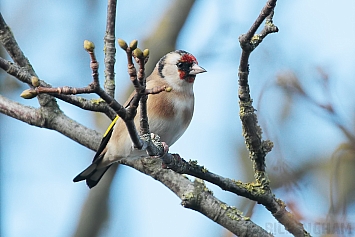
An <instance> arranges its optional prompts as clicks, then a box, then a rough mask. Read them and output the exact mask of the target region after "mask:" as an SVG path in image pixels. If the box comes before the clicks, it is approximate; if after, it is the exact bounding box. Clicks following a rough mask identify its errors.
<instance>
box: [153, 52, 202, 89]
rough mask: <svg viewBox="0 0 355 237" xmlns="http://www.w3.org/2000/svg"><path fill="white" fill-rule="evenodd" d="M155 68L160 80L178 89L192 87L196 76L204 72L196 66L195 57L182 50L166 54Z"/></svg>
mask: <svg viewBox="0 0 355 237" xmlns="http://www.w3.org/2000/svg"><path fill="white" fill-rule="evenodd" d="M157 67H158V71H159V75H160V76H161V77H162V78H164V79H165V80H167V81H168V82H169V84H171V85H177V86H180V87H181V86H182V87H192V84H193V82H194V81H195V77H196V75H197V74H199V73H203V72H206V70H205V69H203V68H202V67H200V66H199V65H198V62H197V60H196V58H195V56H193V55H192V54H190V53H188V52H186V51H183V50H176V51H173V52H170V53H168V54H166V55H165V56H164V57H162V58H161V59H160V60H159V62H158V63H157Z"/></svg>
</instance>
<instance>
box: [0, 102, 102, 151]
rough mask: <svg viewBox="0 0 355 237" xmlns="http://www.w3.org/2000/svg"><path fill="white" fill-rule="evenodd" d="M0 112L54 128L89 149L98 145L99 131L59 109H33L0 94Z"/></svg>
mask: <svg viewBox="0 0 355 237" xmlns="http://www.w3.org/2000/svg"><path fill="white" fill-rule="evenodd" d="M0 112H1V113H3V114H6V115H8V116H11V117H13V118H15V119H18V120H20V121H23V122H25V123H28V124H30V125H34V126H37V127H41V128H48V129H52V130H56V131H57V132H59V133H61V134H63V135H64V136H67V137H69V138H70V139H72V140H74V141H76V142H78V143H79V144H81V145H83V146H85V147H88V148H90V149H91V150H96V149H97V147H98V146H99V141H100V138H101V136H100V135H99V133H97V132H96V131H94V130H91V129H88V128H87V127H85V126H83V125H81V124H79V123H77V122H76V121H74V120H72V119H70V118H69V117H67V116H66V115H65V114H63V112H61V111H60V110H58V111H57V112H56V113H53V112H52V111H51V110H50V109H47V108H40V109H35V108H32V107H29V106H24V105H22V104H19V103H17V102H15V101H12V100H9V99H7V98H5V97H3V96H1V95H0Z"/></svg>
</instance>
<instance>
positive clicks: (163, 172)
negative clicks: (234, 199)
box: [120, 158, 271, 236]
mask: <svg viewBox="0 0 355 237" xmlns="http://www.w3.org/2000/svg"><path fill="white" fill-rule="evenodd" d="M120 163H121V164H125V165H128V166H131V167H133V168H134V169H136V170H139V171H140V172H142V173H144V174H147V175H149V176H151V177H153V178H154V179H156V180H158V181H160V182H161V183H163V184H164V185H165V186H167V187H168V188H169V189H170V190H171V191H172V192H174V193H175V194H176V195H177V196H178V197H179V198H180V199H181V201H182V205H183V206H184V207H186V208H190V209H192V210H195V211H198V212H200V213H201V214H203V215H205V216H206V217H208V218H209V219H211V220H213V221H215V222H216V223H218V224H220V225H222V226H224V227H225V228H227V229H228V230H230V231H231V232H232V233H234V234H236V235H237V236H271V234H269V233H268V232H267V231H265V230H264V229H263V228H261V227H260V226H258V225H256V224H255V223H254V222H252V221H251V220H250V219H249V218H248V217H244V216H243V214H242V212H240V211H239V210H237V209H236V208H235V207H232V206H228V205H227V204H226V203H223V202H221V201H220V200H218V199H217V198H216V197H214V196H213V194H212V192H211V191H210V190H208V189H207V187H206V186H205V185H204V182H203V181H202V180H199V179H197V180H195V181H194V182H191V181H190V180H189V179H187V178H186V177H184V176H182V175H180V174H177V173H175V172H173V171H171V170H167V169H162V163H161V160H160V159H152V158H141V159H122V160H120Z"/></svg>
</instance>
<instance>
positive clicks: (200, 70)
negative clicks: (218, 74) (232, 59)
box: [189, 64, 207, 75]
mask: <svg viewBox="0 0 355 237" xmlns="http://www.w3.org/2000/svg"><path fill="white" fill-rule="evenodd" d="M203 72H207V71H206V70H205V69H204V68H203V67H200V66H199V65H197V64H194V65H192V67H191V70H190V72H189V75H196V74H199V73H203Z"/></svg>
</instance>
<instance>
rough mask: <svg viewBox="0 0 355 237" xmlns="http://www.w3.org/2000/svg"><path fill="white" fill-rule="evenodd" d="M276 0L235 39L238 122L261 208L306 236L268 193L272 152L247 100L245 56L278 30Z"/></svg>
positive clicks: (248, 98)
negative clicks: (237, 49)
mask: <svg viewBox="0 0 355 237" xmlns="http://www.w3.org/2000/svg"><path fill="white" fill-rule="evenodd" d="M275 6H276V0H269V1H267V3H266V5H265V6H264V8H263V9H262V11H261V13H260V15H259V16H258V18H257V19H256V21H255V22H254V24H253V25H252V26H251V28H250V29H249V31H248V32H247V33H246V34H244V35H241V36H240V37H239V42H240V45H241V48H242V55H241V58H240V64H239V73H238V76H239V80H238V82H239V106H240V112H239V115H240V119H241V121H242V129H243V136H244V138H245V143H246V146H247V149H248V150H249V158H250V159H251V160H252V162H253V168H254V177H255V179H256V181H257V184H258V185H259V186H260V188H261V189H262V190H264V191H265V195H266V196H268V197H271V199H270V198H268V199H267V200H266V202H263V205H264V206H265V207H266V208H267V209H268V210H269V211H270V212H271V213H272V214H273V215H274V217H275V218H276V219H277V220H278V221H279V222H280V223H281V224H283V225H284V226H285V228H286V229H287V230H288V231H289V232H290V233H292V234H293V235H295V236H309V234H308V233H307V232H306V231H305V229H304V228H303V225H302V224H301V223H300V222H298V220H296V218H294V217H293V215H292V214H291V213H289V212H288V211H287V210H286V206H285V204H284V203H283V202H282V201H281V200H279V199H276V198H275V197H274V194H273V193H272V191H271V190H270V186H269V184H270V180H269V178H268V176H267V174H266V172H265V166H266V165H265V156H266V154H267V153H268V152H269V151H271V149H272V146H273V144H272V142H271V141H268V140H266V141H263V140H262V137H261V134H262V130H261V128H260V126H259V125H258V120H257V116H256V114H255V109H254V107H253V105H252V102H253V100H252V99H251V96H250V90H249V83H248V76H249V56H250V53H251V52H252V51H253V50H254V49H255V48H256V47H257V46H258V45H259V43H260V42H261V41H262V40H263V39H264V37H266V36H267V35H268V34H270V33H273V32H277V31H278V29H277V27H276V26H274V25H273V23H272V17H273V13H274V8H275ZM266 18H267V20H266V24H265V27H264V29H263V30H262V32H261V34H260V35H254V34H255V32H256V31H257V29H258V28H259V26H260V25H261V23H262V22H263V21H264V20H265V19H266Z"/></svg>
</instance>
